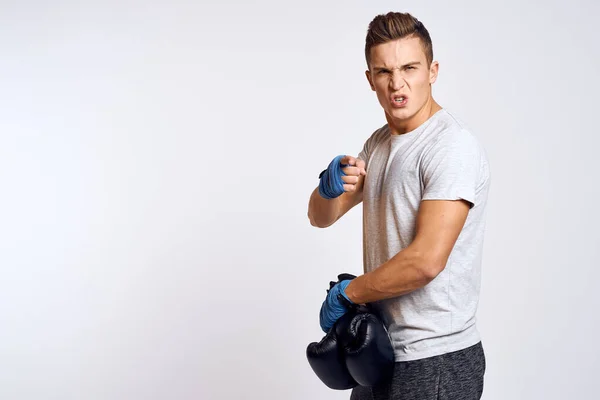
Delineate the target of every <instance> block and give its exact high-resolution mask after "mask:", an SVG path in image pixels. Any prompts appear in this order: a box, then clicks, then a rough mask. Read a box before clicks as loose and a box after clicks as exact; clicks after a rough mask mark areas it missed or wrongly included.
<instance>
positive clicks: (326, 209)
mask: <svg viewBox="0 0 600 400" xmlns="http://www.w3.org/2000/svg"><path fill="white" fill-rule="evenodd" d="M342 196H344V194H342V195H341V196H339V197H336V198H334V199H331V200H327V199H325V198H323V197H321V195H320V194H319V188H318V187H317V188H315V190H314V191H313V192H312V194H311V196H310V200H309V202H308V218H309V219H310V223H311V225H313V226H317V227H319V228H325V227H327V226H329V225H331V224H333V223H334V222H335V221H336V220H337V218H338V215H339V214H340V210H341V204H342Z"/></svg>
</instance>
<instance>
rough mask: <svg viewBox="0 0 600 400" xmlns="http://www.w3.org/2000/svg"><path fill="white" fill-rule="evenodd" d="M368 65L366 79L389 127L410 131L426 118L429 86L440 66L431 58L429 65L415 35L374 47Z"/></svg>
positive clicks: (429, 99)
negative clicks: (375, 94) (374, 93)
mask: <svg viewBox="0 0 600 400" xmlns="http://www.w3.org/2000/svg"><path fill="white" fill-rule="evenodd" d="M369 67H370V69H369V70H367V71H366V75H367V79H368V81H369V84H370V85H371V89H372V90H373V91H375V92H376V93H377V99H378V100H379V103H380V104H381V106H382V107H383V109H384V110H385V114H386V118H387V120H388V123H389V124H390V126H392V125H393V126H395V127H397V128H400V129H401V130H402V129H403V128H404V129H403V130H405V131H409V130H412V129H414V128H416V127H417V126H418V125H420V124H421V123H422V122H423V121H424V120H425V119H427V118H428V117H429V115H427V116H426V117H425V118H424V116H425V114H426V112H427V113H428V109H427V110H426V108H427V106H428V105H429V106H430V105H431V104H433V98H432V97H431V85H432V84H433V83H434V82H435V80H436V79H437V74H438V68H439V66H438V63H437V61H433V62H432V63H431V66H429V67H428V65H427V58H426V56H425V51H424V49H423V46H422V45H421V41H420V39H419V38H418V37H414V36H413V37H406V38H402V39H396V40H393V41H391V42H387V43H383V44H379V45H376V46H373V47H372V48H371V62H370V65H369ZM400 133H403V132H400Z"/></svg>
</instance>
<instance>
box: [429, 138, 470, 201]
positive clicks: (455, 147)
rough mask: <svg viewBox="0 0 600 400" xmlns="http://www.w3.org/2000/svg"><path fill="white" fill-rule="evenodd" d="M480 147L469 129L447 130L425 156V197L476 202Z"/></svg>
mask: <svg viewBox="0 0 600 400" xmlns="http://www.w3.org/2000/svg"><path fill="white" fill-rule="evenodd" d="M480 168H481V153H480V147H479V144H478V142H477V140H476V138H475V137H474V136H473V135H471V134H470V133H469V132H467V131H463V130H461V131H452V132H447V133H445V134H444V135H443V136H442V137H441V138H440V139H439V140H438V141H437V142H436V143H435V144H434V145H433V146H432V147H431V148H430V149H429V150H428V151H427V152H426V153H425V154H424V156H423V158H422V164H421V177H422V181H423V196H422V200H459V199H463V200H466V201H468V202H469V203H470V207H471V208H472V207H473V206H474V205H475V193H476V189H477V186H478V179H479V171H480Z"/></svg>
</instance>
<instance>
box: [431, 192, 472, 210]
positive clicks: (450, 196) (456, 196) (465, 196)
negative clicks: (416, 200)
mask: <svg viewBox="0 0 600 400" xmlns="http://www.w3.org/2000/svg"><path fill="white" fill-rule="evenodd" d="M421 200H465V201H467V202H468V203H469V204H470V208H473V206H475V195H474V194H472V193H469V192H468V191H466V190H463V191H460V190H456V191H453V192H450V193H448V192H433V193H427V194H425V195H424V196H423V198H422V199H421Z"/></svg>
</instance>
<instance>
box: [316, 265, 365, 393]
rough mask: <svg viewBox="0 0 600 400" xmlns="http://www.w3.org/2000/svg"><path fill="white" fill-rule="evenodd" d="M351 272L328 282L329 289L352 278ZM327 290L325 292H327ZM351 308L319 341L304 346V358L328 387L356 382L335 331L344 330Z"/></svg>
mask: <svg viewBox="0 0 600 400" xmlns="http://www.w3.org/2000/svg"><path fill="white" fill-rule="evenodd" d="M354 278H356V276H354V275H351V274H340V275H338V281H337V282H333V281H331V282H329V290H331V289H332V288H333V287H334V286H335V285H337V284H338V283H340V282H341V281H343V280H346V279H354ZM329 290H328V291H327V292H329ZM353 310H354V309H353V308H352V309H351V310H350V311H348V312H347V313H346V314H345V315H344V316H342V317H341V318H340V319H338V320H337V321H336V322H335V324H334V325H333V327H332V328H331V329H330V330H329V332H327V334H326V335H325V337H323V339H321V341H320V342H318V343H317V342H313V343H310V344H309V345H308V347H307V348H306V358H308V363H309V364H310V367H311V368H312V370H313V371H314V373H315V374H316V375H317V377H318V378H319V379H320V380H321V381H322V382H323V383H324V384H325V385H326V386H327V387H329V388H331V389H337V390H345V389H352V388H354V387H356V386H358V384H357V383H356V381H355V380H354V379H353V378H352V376H351V375H350V373H349V372H348V368H347V367H346V362H345V359H344V353H343V347H342V346H340V345H339V344H338V338H337V335H336V331H346V330H347V329H348V324H349V323H350V321H351V320H352V317H353V316H354V312H353Z"/></svg>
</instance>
